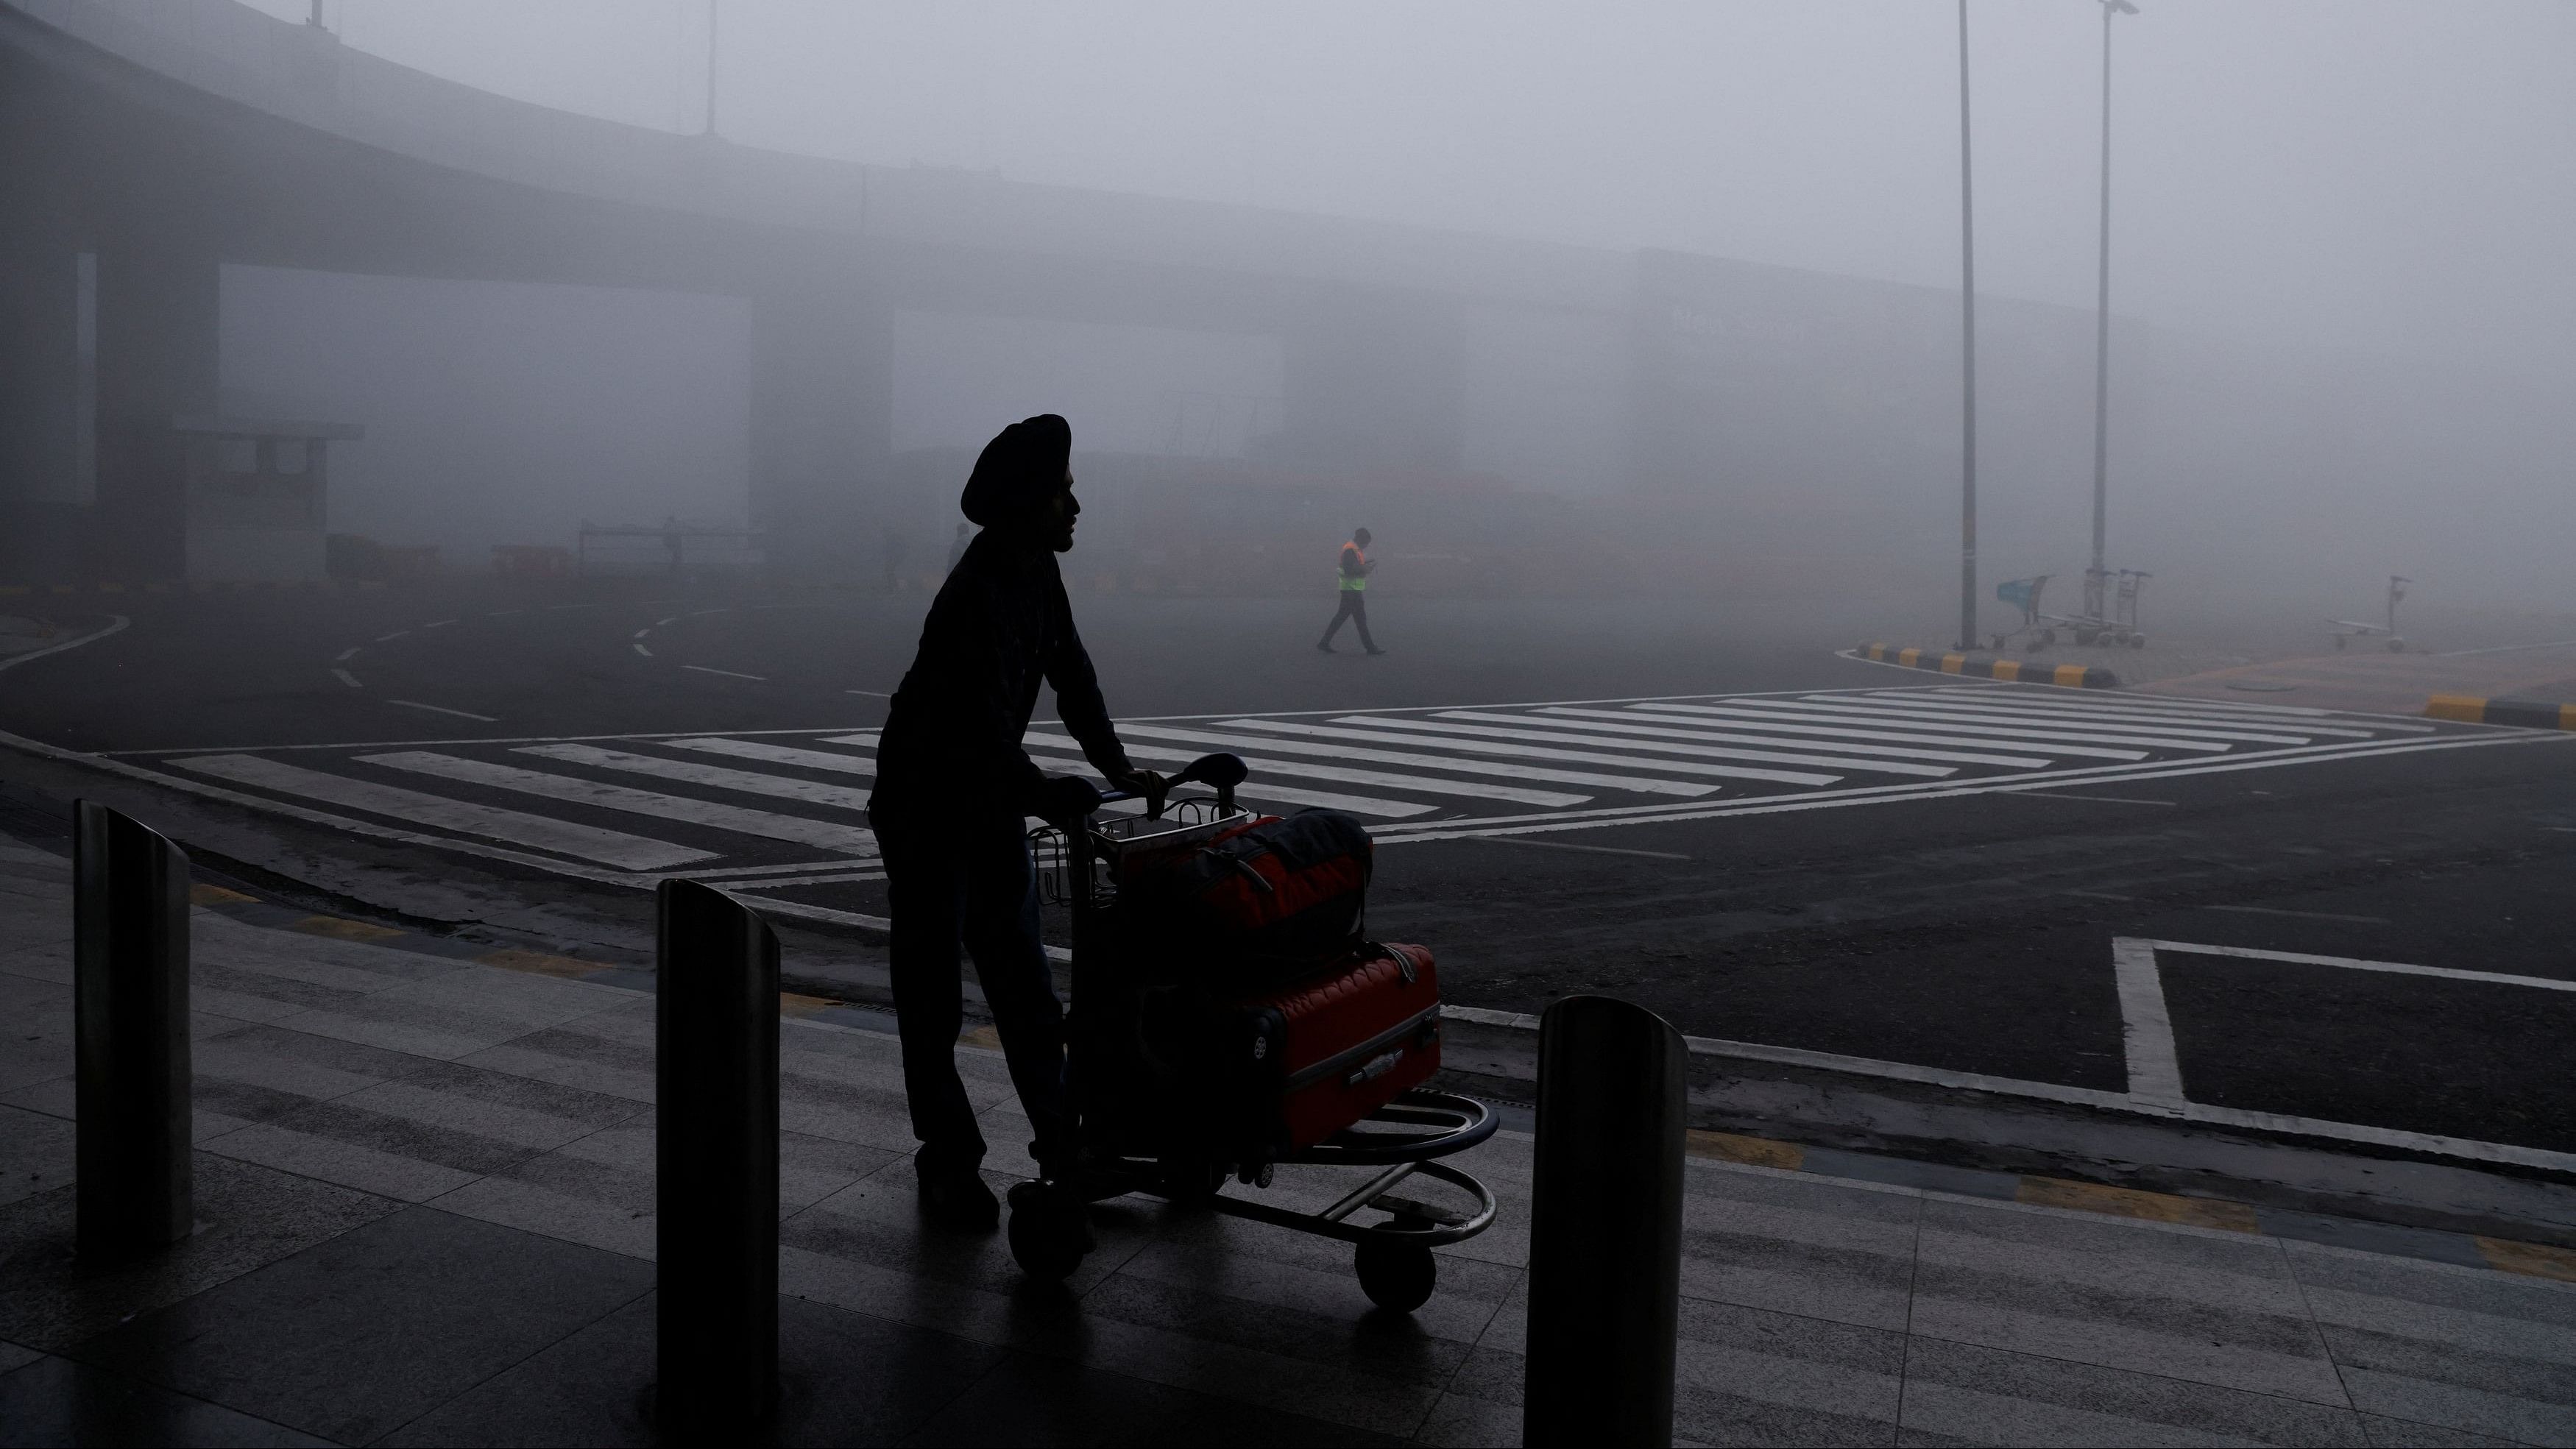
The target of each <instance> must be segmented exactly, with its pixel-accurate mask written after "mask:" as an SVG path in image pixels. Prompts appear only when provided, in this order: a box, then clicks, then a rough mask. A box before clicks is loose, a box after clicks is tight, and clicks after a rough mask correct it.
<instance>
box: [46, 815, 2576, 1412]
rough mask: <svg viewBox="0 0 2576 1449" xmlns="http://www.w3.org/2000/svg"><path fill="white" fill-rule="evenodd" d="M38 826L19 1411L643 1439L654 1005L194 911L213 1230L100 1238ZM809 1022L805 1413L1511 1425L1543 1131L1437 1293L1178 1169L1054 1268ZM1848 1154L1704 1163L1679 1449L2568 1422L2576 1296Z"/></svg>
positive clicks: (801, 1097)
mask: <svg viewBox="0 0 2576 1449" xmlns="http://www.w3.org/2000/svg"><path fill="white" fill-rule="evenodd" d="M21 854H24V853H23V852H22V853H21ZM50 860H51V858H50V857H44V858H39V859H36V860H32V861H22V860H20V859H19V858H18V856H16V855H10V854H7V853H6V852H5V851H0V944H5V946H6V948H7V949H8V950H9V951H14V953H15V954H6V955H5V959H0V1012H5V1013H8V1015H7V1016H6V1018H5V1019H9V1020H11V1021H13V1022H16V1023H20V1024H21V1026H22V1029H21V1030H20V1031H18V1033H17V1034H16V1035H15V1037H14V1039H11V1040H8V1041H5V1042H0V1169H5V1170H0V1440H5V1441H6V1442H11V1443H15V1442H25V1441H28V1440H42V1439H45V1438H48V1437H51V1438H63V1437H73V1436H74V1431H72V1430H67V1429H65V1428H64V1427H62V1426H64V1425H68V1424H74V1423H75V1421H77V1423H79V1424H86V1425H92V1426H110V1427H112V1428H113V1429H114V1434H113V1435H111V1437H119V1436H121V1437H123V1438H125V1439H128V1440H174V1441H185V1442H195V1443H298V1442H308V1440H307V1439H305V1438H304V1437H302V1436H321V1437H324V1438H329V1439H334V1440H340V1441H360V1442H363V1441H370V1440H381V1441H383V1442H391V1443H402V1444H433V1443H452V1442H484V1443H568V1444H590V1443H600V1444H641V1443H646V1442H650V1441H651V1438H652V1427H651V1421H650V1399H649V1393H648V1390H649V1385H650V1383H651V1381H652V1379H653V1376H654V1373H655V1367H654V1363H653V1324H652V1308H653V1298H652V1296H651V1288H652V1283H653V1277H654V1271H653V1265H652V1261H651V1260H652V1258H653V1256H654V1253H655V1251H656V1247H657V1244H656V1241H655V1239H656V1232H657V1228H658V1222H657V1219H656V1218H655V1216H654V1208H655V1182H654V1169H655V1162H654V1113H653V1110H652V1109H653V1100H654V1094H655V1090H656V1084H655V1080H654V1016H655V1009H656V1002H655V1000H654V999H653V998H652V997H651V996H650V995H646V994H639V993H637V992H632V991H625V990H621V989H617V988H614V987H610V986H605V985H602V984H599V983H597V982H592V981H581V980H570V979H564V978H560V977H556V976H549V975H545V974H542V973H531V972H515V971H508V970H502V969H498V968H496V967H492V966H487V965H479V964H474V963H472V962H468V961H464V960H462V959H460V958H459V957H457V956H455V955H453V954H433V953H424V952H420V951H402V950H397V949H394V948H392V947H390V946H386V945H381V944H375V943H372V942H370V941H367V940H364V939H347V938H341V937H334V936H330V935H316V934H304V933H302V932H294V931H280V930H273V929H264V928H259V927H253V926H250V925H247V924H245V923H243V922H239V921H234V920H230V919H228V918H220V917H210V916H208V915H206V914H204V913H200V916H199V929H200V933H201V934H200V939H201V941H202V942H203V943H204V949H202V950H201V952H200V954H199V960H200V964H201V966H202V968H203V969H202V970H201V972H200V976H199V983H198V984H199V987H200V1001H199V1003H198V1004H199V1006H200V1007H201V1008H212V1009H201V1010H200V1011H199V1012H198V1013H197V1015H196V1018H195V1030H196V1032H197V1037H196V1044H195V1051H196V1058H195V1061H196V1067H197V1073H198V1084H197V1098H196V1127H197V1134H198V1140H199V1142H200V1150H199V1152H198V1155H197V1159H196V1162H197V1211H198V1216H199V1217H200V1218H201V1219H202V1220H204V1222H205V1223H206V1224H207V1226H206V1227H205V1228H204V1229H203V1230H202V1231H201V1232H199V1233H198V1234H197V1235H196V1236H195V1237H193V1238H191V1239H190V1240H189V1241H188V1242H187V1243H185V1244H182V1245H180V1246H178V1247H177V1248H175V1249H173V1250H171V1251H169V1252H167V1253H165V1254H162V1255H159V1256H158V1257H155V1258H153V1259H150V1260H148V1261H146V1262H144V1263H140V1264H134V1265H128V1266H126V1267H122V1268H108V1269H97V1268H87V1267H84V1266H82V1265H80V1264H79V1263H77V1262H76V1261H75V1260H74V1259H73V1258H72V1256H71V1253H70V1247H71V1215H72V1205H73V1197H74V1193H75V1188H74V1187H73V1185H72V1179H71V1174H72V1171H73V1165H74V1164H73V1152H72V1146H73V1136H72V1134H73V1128H72V1125H71V1122H70V1118H71V1116H72V1114H73V1112H74V1110H75V1108H76V1104H75V1102H74V1100H73V1090H72V1083H71V1079H70V1076H69V1070H70V1057H69V1030H70V1011H69V1002H70V993H69V989H68V982H69V953H70V942H69V933H68V929H67V919H68V916H67V909H68V889H67V880H66V877H65V876H64V875H63V873H62V872H61V871H60V870H59V869H58V868H56V867H58V864H59V863H58V862H53V863H52V864H51V865H49V864H48V862H49V861H50ZM49 871H50V873H49ZM210 921H212V922H214V924H209V922H210ZM780 1049H781V1063H782V1083H781V1103H780V1115H781V1119H782V1123H783V1127H784V1131H783V1133H782V1137H781V1142H780V1167H781V1170H780V1212H781V1219H782V1221H781V1224H780V1238H781V1245H782V1246H781V1253H780V1275H781V1286H782V1290H783V1293H784V1295H785V1296H783V1297H782V1300H781V1304H780V1312H781V1350H782V1355H783V1358H784V1369H785V1372H784V1390H783V1399H782V1410H781V1422H780V1428H779V1434H778V1437H779V1440H780V1442H783V1443H809V1442H811V1443H891V1442H897V1441H908V1442H917V1443H982V1442H1041V1443H1110V1442H1117V1443H1128V1442H1134V1443H1204V1442H1211V1441H1213V1442H1240V1443H1242V1444H1245V1445H1261V1444H1271V1443H1318V1444H1335V1443H1380V1442H1398V1441H1412V1442H1420V1443H1427V1444H1510V1443H1514V1442H1517V1440H1518V1437H1519V1432H1520V1413H1521V1410H1520V1402H1521V1397H1522V1394H1521V1381H1522V1376H1523V1372H1524V1361H1523V1358H1522V1351H1523V1347H1524V1340H1525V1338H1526V1335H1527V1331H1528V1283H1527V1277H1526V1273H1525V1271H1524V1264H1525V1262H1526V1258H1527V1251H1528V1237H1527V1225H1528V1221H1529V1203H1530V1170H1531V1143H1530V1140H1529V1139H1528V1138H1527V1137H1526V1136H1525V1135H1521V1134H1518V1133H1514V1132H1505V1133H1501V1134H1498V1135H1497V1136H1496V1137H1495V1138H1494V1139H1493V1140H1491V1141H1490V1142H1488V1143H1487V1144H1485V1145H1484V1146H1482V1147H1480V1148H1479V1149H1477V1150H1476V1151H1475V1152H1474V1153H1472V1154H1469V1155H1468V1156H1466V1157H1464V1158H1462V1159H1459V1165H1461V1166H1463V1167H1465V1168H1467V1169H1468V1170H1469V1171H1472V1172H1474V1173H1476V1174H1477V1175H1478V1176H1479V1177H1480V1178H1481V1179H1483V1180H1484V1181H1485V1182H1486V1183H1487V1185H1488V1186H1489V1187H1490V1188H1491V1190H1492V1191H1493V1193H1494V1196H1495V1199H1496V1201H1497V1203H1498V1205H1499V1209H1500V1216H1499V1218H1498V1219H1497V1221H1496V1224H1495V1226H1494V1228H1493V1229H1492V1230H1491V1231H1489V1232H1487V1233H1485V1234H1484V1235H1482V1236H1480V1237H1477V1238H1474V1239H1471V1240H1469V1241H1467V1242H1463V1243H1459V1244H1455V1245H1451V1246H1448V1247H1444V1248H1442V1249H1441V1250H1439V1252H1438V1254H1437V1262H1438V1265H1439V1287H1438V1289H1437V1291H1436V1292H1435V1293H1434V1295H1433V1296H1432V1298H1431V1299H1430V1301H1429V1302H1427V1303H1425V1304H1424V1305H1423V1306H1422V1308H1421V1309H1419V1310H1418V1311H1416V1312H1414V1313H1412V1314H1407V1315H1390V1314H1386V1313H1382V1312H1379V1311H1377V1310H1375V1309H1374V1308H1373V1307H1372V1306H1371V1305H1370V1304H1369V1302H1368V1300H1367V1298H1366V1296H1365V1295H1364V1294H1363V1293H1362V1292H1361V1291H1360V1289H1359V1287H1358V1283H1357V1281H1356V1278H1355V1276H1354V1274H1353V1272H1352V1267H1351V1249H1350V1248H1349V1246H1348V1245H1347V1244H1343V1243H1340V1242H1336V1241H1330V1240H1326V1239H1322V1238H1317V1237H1313V1236H1307V1235H1301V1234H1297V1233H1292V1232H1286V1231H1282V1230H1280V1229H1277V1228H1274V1227H1270V1226H1266V1225H1262V1224H1256V1223H1250V1222H1246V1221H1243V1220H1240V1219H1235V1218H1230V1217H1225V1216H1222V1215H1218V1214H1214V1213H1209V1212H1206V1211H1184V1210H1180V1209H1175V1208H1172V1207H1169V1206H1167V1205H1165V1204H1162V1203H1160V1202H1157V1201H1153V1200H1149V1199H1144V1198H1129V1199H1120V1200H1116V1201H1112V1202H1108V1203H1103V1204H1100V1205H1098V1207H1096V1208H1095V1210H1094V1233H1095V1236H1096V1238H1097V1239H1098V1247H1097V1249H1096V1251H1094V1252H1093V1253H1092V1254H1091V1255H1090V1256H1089V1257H1088V1258H1087V1259H1086V1260H1085V1261H1084V1262H1083V1264H1082V1265H1081V1267H1080V1268H1079V1269H1077V1270H1076V1272H1075V1273H1074V1274H1073V1276H1072V1277H1071V1278H1070V1279H1069V1280H1068V1281H1067V1282H1066V1283H1064V1284H1061V1285H1057V1284H1046V1283H1038V1282H1033V1281H1031V1280H1030V1279H1029V1278H1028V1277H1027V1276H1026V1275H1025V1274H1023V1273H1022V1272H1020V1270H1019V1268H1018V1266H1017V1264H1016V1263H1014V1262H1013V1260H1012V1258H1011V1254H1010V1249H1009V1246H1008V1242H1007V1238H1006V1235H1004V1234H1002V1233H998V1232H996V1233H980V1234H978V1233H967V1234H959V1233H953V1232H945V1231H936V1230H931V1229H928V1228H926V1227H925V1226H924V1225H923V1223H922V1222H921V1220H920V1217H919V1214H918V1209H917V1207H916V1204H915V1200H914V1179H913V1174H912V1167H911V1163H910V1161H909V1156H910V1153H911V1151H912V1147H913V1142H912V1137H911V1132H910V1128H909V1125H908V1114H907V1113H906V1111H905V1107H904V1098H903V1087H902V1074H901V1066H900V1049H899V1046H898V1044H897V1042H896V1041H895V1039H894V1038H893V1037H891V1036H889V1035H886V1034H884V1033H882V1032H877V1031H868V1030H860V1029H856V1028H854V1027H851V1026H849V1025H846V1024H841V1023H835V1022H829V1021H820V1020H805V1019H788V1020H785V1021H783V1022H782V1024H781V1031H780ZM958 1062H959V1070H960V1073H961V1075H962V1076H963V1078H964V1080H965V1082H966V1086H967V1091H968V1094H969V1096H970V1098H971V1099H972V1100H973V1102H974V1103H975V1105H976V1107H977V1109H978V1111H979V1113H980V1115H981V1121H982V1125H983V1130H984V1132H985V1135H986V1137H987V1140H988V1142H989V1143H990V1148H991V1153H990V1156H989V1157H988V1158H987V1159H986V1162H985V1164H984V1165H985V1169H986V1176H987V1178H988V1180H989V1181H990V1182H991V1183H992V1184H993V1186H994V1187H995V1188H996V1190H997V1191H998V1190H1001V1189H1004V1188H1007V1187H1008V1186H1009V1184H1010V1183H1011V1181H1013V1180H1014V1179H1015V1178H1016V1177H1019V1176H1023V1175H1026V1174H1027V1173H1029V1172H1031V1171H1032V1170H1033V1164H1031V1163H1030V1162H1029V1161H1028V1158H1027V1144H1028V1138H1029V1132H1028V1125H1027V1122H1026V1120H1025V1119H1024V1117H1023V1116H1022V1114H1021V1112H1020V1110H1019V1107H1018V1103H1017V1101H1016V1099H1015V1097H1014V1096H1013V1094H1012V1091H1011V1088H1010V1082H1009V1076H1008V1072H1007V1070H1006V1068H1005V1066H1004V1064H1003V1062H1002V1060H1001V1058H1000V1057H999V1055H998V1054H996V1053H994V1052H991V1051H985V1050H974V1049H961V1051H960V1053H959V1057H958ZM1830 1156H1831V1155H1830V1154H1821V1153H1820V1154H1815V1155H1814V1160H1811V1161H1810V1162H1809V1163H1808V1164H1807V1166H1808V1169H1809V1170H1807V1171H1788V1170H1782V1169H1780V1168H1777V1167H1770V1166H1754V1165H1747V1164H1743V1163H1738V1162H1731V1161H1724V1160H1715V1159H1702V1158H1693V1159H1692V1160H1691V1161H1690V1163H1689V1165H1688V1166H1687V1168H1686V1169H1685V1173H1686V1175H1685V1179H1684V1192H1685V1208H1684V1213H1685V1219H1684V1234H1685V1242H1684V1265H1683V1271H1682V1291H1683V1304H1682V1319H1681V1335H1680V1342H1679V1344H1678V1348H1677V1357H1678V1364H1679V1376H1678V1380H1677V1384H1676V1424H1675V1428H1676V1431H1677V1433H1678V1435H1679V1436H1680V1438H1681V1440H1682V1441H1683V1442H1688V1443H1722V1444H1735V1443H1834V1444H1887V1443H1907V1444H1943V1443H1974V1444H1997V1443H2046V1444H2079V1443H2104V1444H2123V1443H2144V1444H2201V1443H2277V1444H2370V1445H2396V1444H2476V1443H2490V1442H2507V1441H2511V1442H2525V1443H2535V1442H2536V1443H2576V1284H2566V1283H2558V1282H2552V1281H2548V1280H2545V1279H2542V1278H2537V1277H2525V1276H2516V1275H2513V1274H2509V1273H2503V1272H2498V1271H2494V1270H2493V1269H2492V1268H2489V1267H2484V1266H2454V1265H2451V1264H2447V1263H2438V1262H2430V1261H2423V1260H2419V1259H2401V1258H2393V1257H2385V1256H2379V1255H2375V1254H2372V1253H2367V1252H2361V1251H2357V1250H2355V1249H2352V1248H2347V1247H2325V1246H2320V1245H2319V1244H2317V1243H2313V1242H2305V1241H2288V1240H2284V1239H2282V1238H2278V1237H2274V1236H2269V1235H2266V1234H2263V1233H2253V1232H2216V1231H2209V1230H2205V1229H2200V1228H2192V1227H2182V1226H2174V1225H2168V1224H2159V1223H2151V1222H2139V1221H2131V1220H2124V1219H2116V1218H2108V1217H2102V1216H2096V1215H2092V1214H2088V1213H2083V1212H2077V1211H2070V1210H2066V1209H2064V1208H2062V1207H2057V1206H2042V1205H2030V1204H2019V1203H2014V1202H2009V1201H1999V1200H1992V1199H1986V1198H1978V1197H1968V1196H1958V1195H1952V1194H1949V1193H1946V1192H1943V1191H1940V1190H1938V1189H1940V1188H1941V1187H1942V1186H1943V1185H1944V1184H1945V1183H1950V1182H1951V1181H1952V1179H1951V1178H1945V1177H1942V1176H1941V1175H1940V1174H1927V1175H1924V1176H1923V1177H1922V1178H1921V1179H1920V1180H1909V1181H1906V1182H1902V1183H1895V1182H1883V1183H1863V1182H1855V1181H1847V1180H1843V1179H1839V1178H1835V1177H1832V1176H1829V1175H1825V1174H1824V1173H1823V1172H1820V1171H1817V1170H1815V1161H1816V1160H1826V1159H1828V1158H1829V1157H1830ZM1850 1160H1852V1161H1855V1162H1857V1161H1859V1160H1860V1159H1857V1158H1852V1159H1850ZM1952 1176H1953V1177H1955V1176H1956V1175H1955V1174H1953V1175H1952ZM1355 1181H1357V1175H1356V1173H1355V1172H1354V1171H1352V1170H1349V1169H1338V1170H1327V1169H1321V1168H1314V1167H1290V1168H1285V1169H1282V1170H1281V1171H1280V1173H1279V1174H1278V1177H1277V1180H1276V1181H1275V1182H1274V1183H1273V1185H1272V1186H1271V1187H1270V1188H1269V1189H1268V1190H1267V1191H1266V1192H1265V1193H1263V1194H1262V1196H1263V1197H1264V1198H1265V1199H1266V1200H1267V1201H1269V1202H1271V1203H1273V1204H1275V1205H1279V1206H1282V1207H1288V1208H1293V1209H1305V1210H1313V1209H1316V1208H1320V1207H1321V1206H1323V1205H1324V1204H1326V1203H1329V1202H1331V1201H1333V1200H1334V1199H1335V1198H1337V1197H1338V1196H1340V1195H1341V1194H1342V1193H1343V1192H1345V1191H1347V1190H1348V1189H1349V1187H1350V1186H1352V1185H1353V1184H1354V1182H1355ZM1404 1190H1405V1191H1407V1192H1410V1193H1418V1194H1419V1195H1423V1196H1430V1197H1435V1198H1439V1199H1441V1200H1443V1201H1446V1200H1448V1197H1447V1194H1449V1193H1450V1189H1447V1188H1444V1187H1441V1186H1440V1185H1438V1184H1436V1183H1431V1182H1428V1181H1426V1180H1421V1179H1417V1180H1416V1184H1415V1185H1409V1186H1408V1187H1407V1188H1406V1189H1404ZM1225 1191H1227V1192H1228V1193H1230V1194H1235V1195H1249V1194H1251V1193H1253V1192H1254V1191H1255V1190H1254V1189H1250V1188H1245V1187H1241V1186H1237V1185H1231V1184H1230V1185H1228V1186H1227V1188H1226V1189H1225ZM1462 1205H1463V1204H1462ZM2355 1241H2356V1242H2367V1241H2369V1240H2368V1238H2367V1235H2363V1236H2362V1237H2359V1238H2356V1239H2355ZM78 1432H79V1433H90V1432H91V1431H90V1430H80V1431H78Z"/></svg>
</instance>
